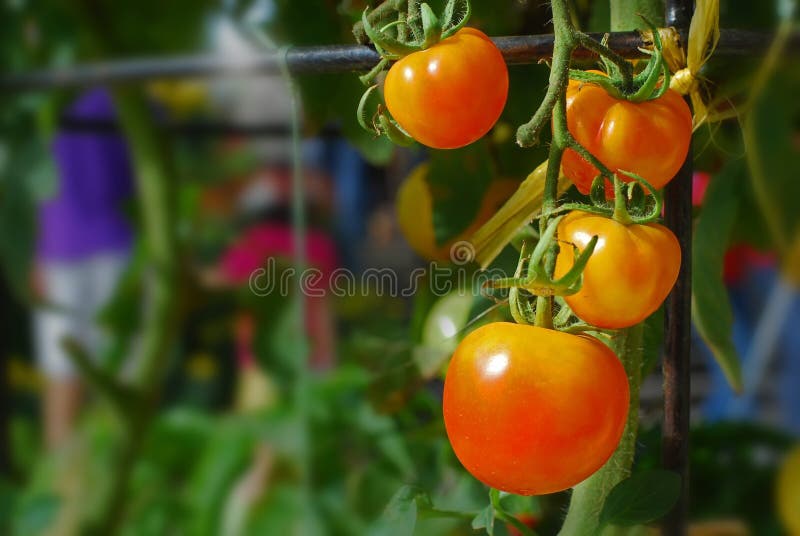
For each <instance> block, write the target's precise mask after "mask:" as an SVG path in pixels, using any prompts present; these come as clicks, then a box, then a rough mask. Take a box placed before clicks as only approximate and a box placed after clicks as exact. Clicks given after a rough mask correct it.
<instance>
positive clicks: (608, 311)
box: [555, 211, 681, 329]
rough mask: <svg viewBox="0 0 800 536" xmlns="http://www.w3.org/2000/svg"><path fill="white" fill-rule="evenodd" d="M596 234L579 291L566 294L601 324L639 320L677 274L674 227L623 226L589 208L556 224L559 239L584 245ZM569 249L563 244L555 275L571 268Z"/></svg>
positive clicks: (575, 307) (655, 304)
mask: <svg viewBox="0 0 800 536" xmlns="http://www.w3.org/2000/svg"><path fill="white" fill-rule="evenodd" d="M595 235H597V236H598V240H597V246H596V247H595V248H594V253H592V256H591V257H590V258H589V262H588V263H587V264H586V267H585V269H584V270H583V285H582V287H581V290H580V291H578V292H577V293H576V294H573V295H571V296H565V297H564V300H566V302H567V304H569V306H570V307H571V308H572V311H573V312H574V313H575V314H576V315H577V316H578V318H580V319H581V320H584V321H586V322H588V323H589V324H592V325H593V326H598V327H601V328H612V329H616V328H624V327H628V326H632V325H634V324H638V323H639V322H641V321H642V320H644V319H645V318H647V317H648V316H650V315H651V314H652V313H654V312H655V311H656V309H658V307H659V306H660V305H661V302H663V301H664V299H665V298H666V297H667V294H669V291H670V290H671V289H672V286H673V285H674V284H675V281H676V280H677V278H678V271H679V270H680V267H681V248H680V244H679V243H678V239H677V238H675V235H674V234H672V231H670V230H669V229H667V228H666V227H664V226H663V225H659V224H657V223H651V224H648V225H637V224H632V225H622V224H621V223H619V222H617V221H614V220H612V219H611V218H606V217H604V216H596V215H594V214H589V213H588V212H580V211H574V212H571V213H569V214H568V215H567V216H566V217H565V218H564V219H563V220H561V222H560V223H559V225H558V239H559V240H561V241H563V242H571V243H573V244H575V245H576V246H578V249H583V248H585V247H586V245H587V244H588V243H589V241H590V240H591V239H592V237H593V236H595ZM573 262H574V257H573V250H572V247H571V246H569V245H566V244H564V245H562V246H561V249H560V252H559V254H558V258H557V260H556V273H555V275H556V277H561V276H562V275H564V274H565V273H567V272H568V271H569V269H570V268H571V267H572V264H573Z"/></svg>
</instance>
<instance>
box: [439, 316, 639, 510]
mask: <svg viewBox="0 0 800 536" xmlns="http://www.w3.org/2000/svg"><path fill="white" fill-rule="evenodd" d="M628 402H629V390H628V380H627V377H626V375H625V370H624V369H623V367H622V364H621V363H620V361H619V359H617V356H616V355H614V353H613V352H612V351H611V350H610V349H609V348H608V347H607V346H605V345H604V344H602V343H601V342H600V341H598V340H596V339H593V338H591V337H588V336H578V335H569V334H566V333H562V332H559V331H553V330H548V329H543V328H538V327H533V326H526V325H521V324H512V323H509V322H495V323H492V324H487V325H485V326H483V327H481V328H478V329H476V330H475V331H473V332H472V333H470V334H469V335H467V337H465V338H464V340H463V341H462V342H461V344H460V345H459V346H458V348H457V349H456V351H455V353H454V354H453V358H452V360H451V361H450V366H449V367H448V370H447V377H446V379H445V384H444V408H443V409H444V423H445V427H446V428H447V436H448V437H449V439H450V444H451V445H452V446H453V450H454V451H455V453H456V456H457V457H458V459H459V460H460V461H461V463H462V464H463V465H464V467H465V468H466V469H467V470H468V471H469V472H470V473H472V474H473V475H474V476H475V478H477V479H478V480H480V481H482V482H483V483H485V484H486V485H488V486H491V487H493V488H497V489H500V490H503V491H507V492H510V493H516V494H519V495H539V494H544V493H553V492H556V491H561V490H564V489H567V488H569V487H572V486H574V485H576V484H578V483H579V482H581V481H582V480H584V479H585V478H587V477H588V476H589V475H591V474H592V473H594V472H595V471H597V470H598V469H599V468H600V467H601V466H602V465H603V464H604V463H605V462H606V460H608V458H609V457H610V456H611V454H613V452H614V450H615V449H616V447H617V444H618V443H619V440H620V437H621V436H622V431H623V429H624V427H625V420H626V417H627V414H628Z"/></svg>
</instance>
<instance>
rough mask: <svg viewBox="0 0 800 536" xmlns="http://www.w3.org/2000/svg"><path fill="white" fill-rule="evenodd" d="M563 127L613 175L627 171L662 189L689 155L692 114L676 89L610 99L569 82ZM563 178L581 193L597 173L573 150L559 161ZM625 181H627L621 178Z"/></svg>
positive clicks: (604, 93) (584, 84)
mask: <svg viewBox="0 0 800 536" xmlns="http://www.w3.org/2000/svg"><path fill="white" fill-rule="evenodd" d="M567 126H568V128H569V132H570V134H572V136H573V137H574V138H575V140H576V141H577V142H578V143H580V144H581V145H583V147H585V148H586V149H587V150H588V151H589V152H590V153H592V154H593V155H594V156H596V157H597V158H598V159H599V160H600V162H601V163H603V164H604V165H605V166H606V167H607V168H609V169H610V170H611V171H612V172H615V173H617V172H618V171H619V170H626V171H629V172H633V173H635V174H637V175H641V176H642V177H644V178H645V179H646V180H647V181H648V182H649V183H650V184H652V185H653V186H654V187H655V188H656V189H661V188H663V187H664V186H665V185H666V184H667V183H668V182H669V181H670V180H672V178H673V177H674V176H675V174H676V173H677V172H678V170H679V169H680V167H681V165H682V164H683V161H684V160H685V159H686V155H687V154H688V152H689V144H690V142H691V138H692V114H691V111H690V110H689V106H688V105H687V104H686V102H685V101H684V100H683V98H682V97H681V96H680V95H679V94H678V93H677V92H675V91H673V90H671V89H668V90H667V91H666V92H665V93H664V94H663V95H662V96H660V97H658V98H655V99H652V100H645V101H641V102H633V101H629V100H626V99H624V98H615V97H613V96H612V95H609V94H608V92H607V91H606V90H605V89H603V88H602V87H600V86H598V85H595V84H592V83H589V82H579V81H576V80H570V81H569V85H568V86H567ZM561 168H562V170H563V173H564V175H565V176H566V177H567V178H568V179H570V180H571V181H572V182H573V183H574V184H575V186H576V187H577V188H578V190H580V191H581V192H582V193H584V194H588V193H589V191H590V189H591V186H592V181H593V180H594V178H595V177H597V175H599V174H600V172H599V171H598V170H597V168H595V167H594V166H593V165H592V164H590V163H589V162H587V161H586V160H584V159H583V157H581V156H580V155H579V154H578V153H577V152H575V151H574V150H573V149H566V150H565V151H564V156H563V159H562V162H561ZM620 178H622V179H623V180H626V181H627V180H629V179H628V178H626V177H625V176H624V175H622V174H620Z"/></svg>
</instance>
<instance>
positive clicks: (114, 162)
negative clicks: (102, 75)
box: [37, 89, 133, 261]
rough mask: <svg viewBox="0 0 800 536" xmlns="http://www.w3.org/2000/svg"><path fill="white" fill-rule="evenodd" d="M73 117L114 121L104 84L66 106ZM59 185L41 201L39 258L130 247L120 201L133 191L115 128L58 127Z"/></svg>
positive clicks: (70, 258)
mask: <svg viewBox="0 0 800 536" xmlns="http://www.w3.org/2000/svg"><path fill="white" fill-rule="evenodd" d="M66 117H67V118H69V119H73V120H94V121H113V120H114V119H115V117H116V114H115V113H114V106H113V103H112V101H111V97H110V95H109V94H108V92H107V91H105V90H104V89H93V90H91V91H89V92H86V93H84V94H83V95H82V96H81V97H80V98H79V99H78V100H77V101H76V102H75V103H74V104H73V105H72V106H71V107H70V108H69V110H68V111H67V112H66ZM53 157H54V160H55V164H56V168H57V170H58V186H57V191H56V193H55V195H54V196H53V198H51V199H49V200H48V201H46V202H44V203H43V204H42V205H41V206H40V207H39V216H38V221H39V237H38V245H37V254H38V258H39V259H40V260H43V261H76V260H82V259H85V258H87V257H90V256H92V255H94V254H97V253H105V252H123V251H127V250H128V249H130V246H131V242H132V231H131V226H130V224H129V223H128V221H127V219H126V217H125V215H124V214H123V205H124V203H125V201H126V200H127V199H129V198H130V196H131V194H132V193H133V184H132V170H131V164H130V159H129V156H128V148H127V146H126V144H125V141H124V139H123V138H122V137H121V136H120V135H119V134H117V133H114V132H103V131H97V132H91V131H77V130H76V131H72V132H70V131H67V130H61V131H59V132H58V134H57V135H56V137H55V140H54V141H53Z"/></svg>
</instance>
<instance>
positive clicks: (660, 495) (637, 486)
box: [600, 469, 681, 526]
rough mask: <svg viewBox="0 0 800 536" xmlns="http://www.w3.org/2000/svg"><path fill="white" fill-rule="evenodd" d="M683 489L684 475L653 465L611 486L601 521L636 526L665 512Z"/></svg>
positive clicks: (650, 520)
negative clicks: (653, 466)
mask: <svg viewBox="0 0 800 536" xmlns="http://www.w3.org/2000/svg"><path fill="white" fill-rule="evenodd" d="M680 493H681V477H680V475H678V474H677V473H674V472H672V471H665V470H663V469H653V470H649V471H644V472H641V473H637V474H635V475H633V476H631V477H630V478H626V479H625V480H623V481H622V482H620V483H619V484H617V485H616V486H614V488H613V489H612V490H611V492H610V493H609V494H608V497H606V502H605V503H604V504H603V509H602V511H601V512H600V525H601V526H604V525H608V524H614V525H623V526H633V525H642V524H645V523H650V522H652V521H655V520H656V519H659V518H660V517H662V516H664V515H665V514H666V513H667V512H669V511H670V509H671V508H672V507H673V506H674V505H675V503H676V502H677V500H678V497H680Z"/></svg>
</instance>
